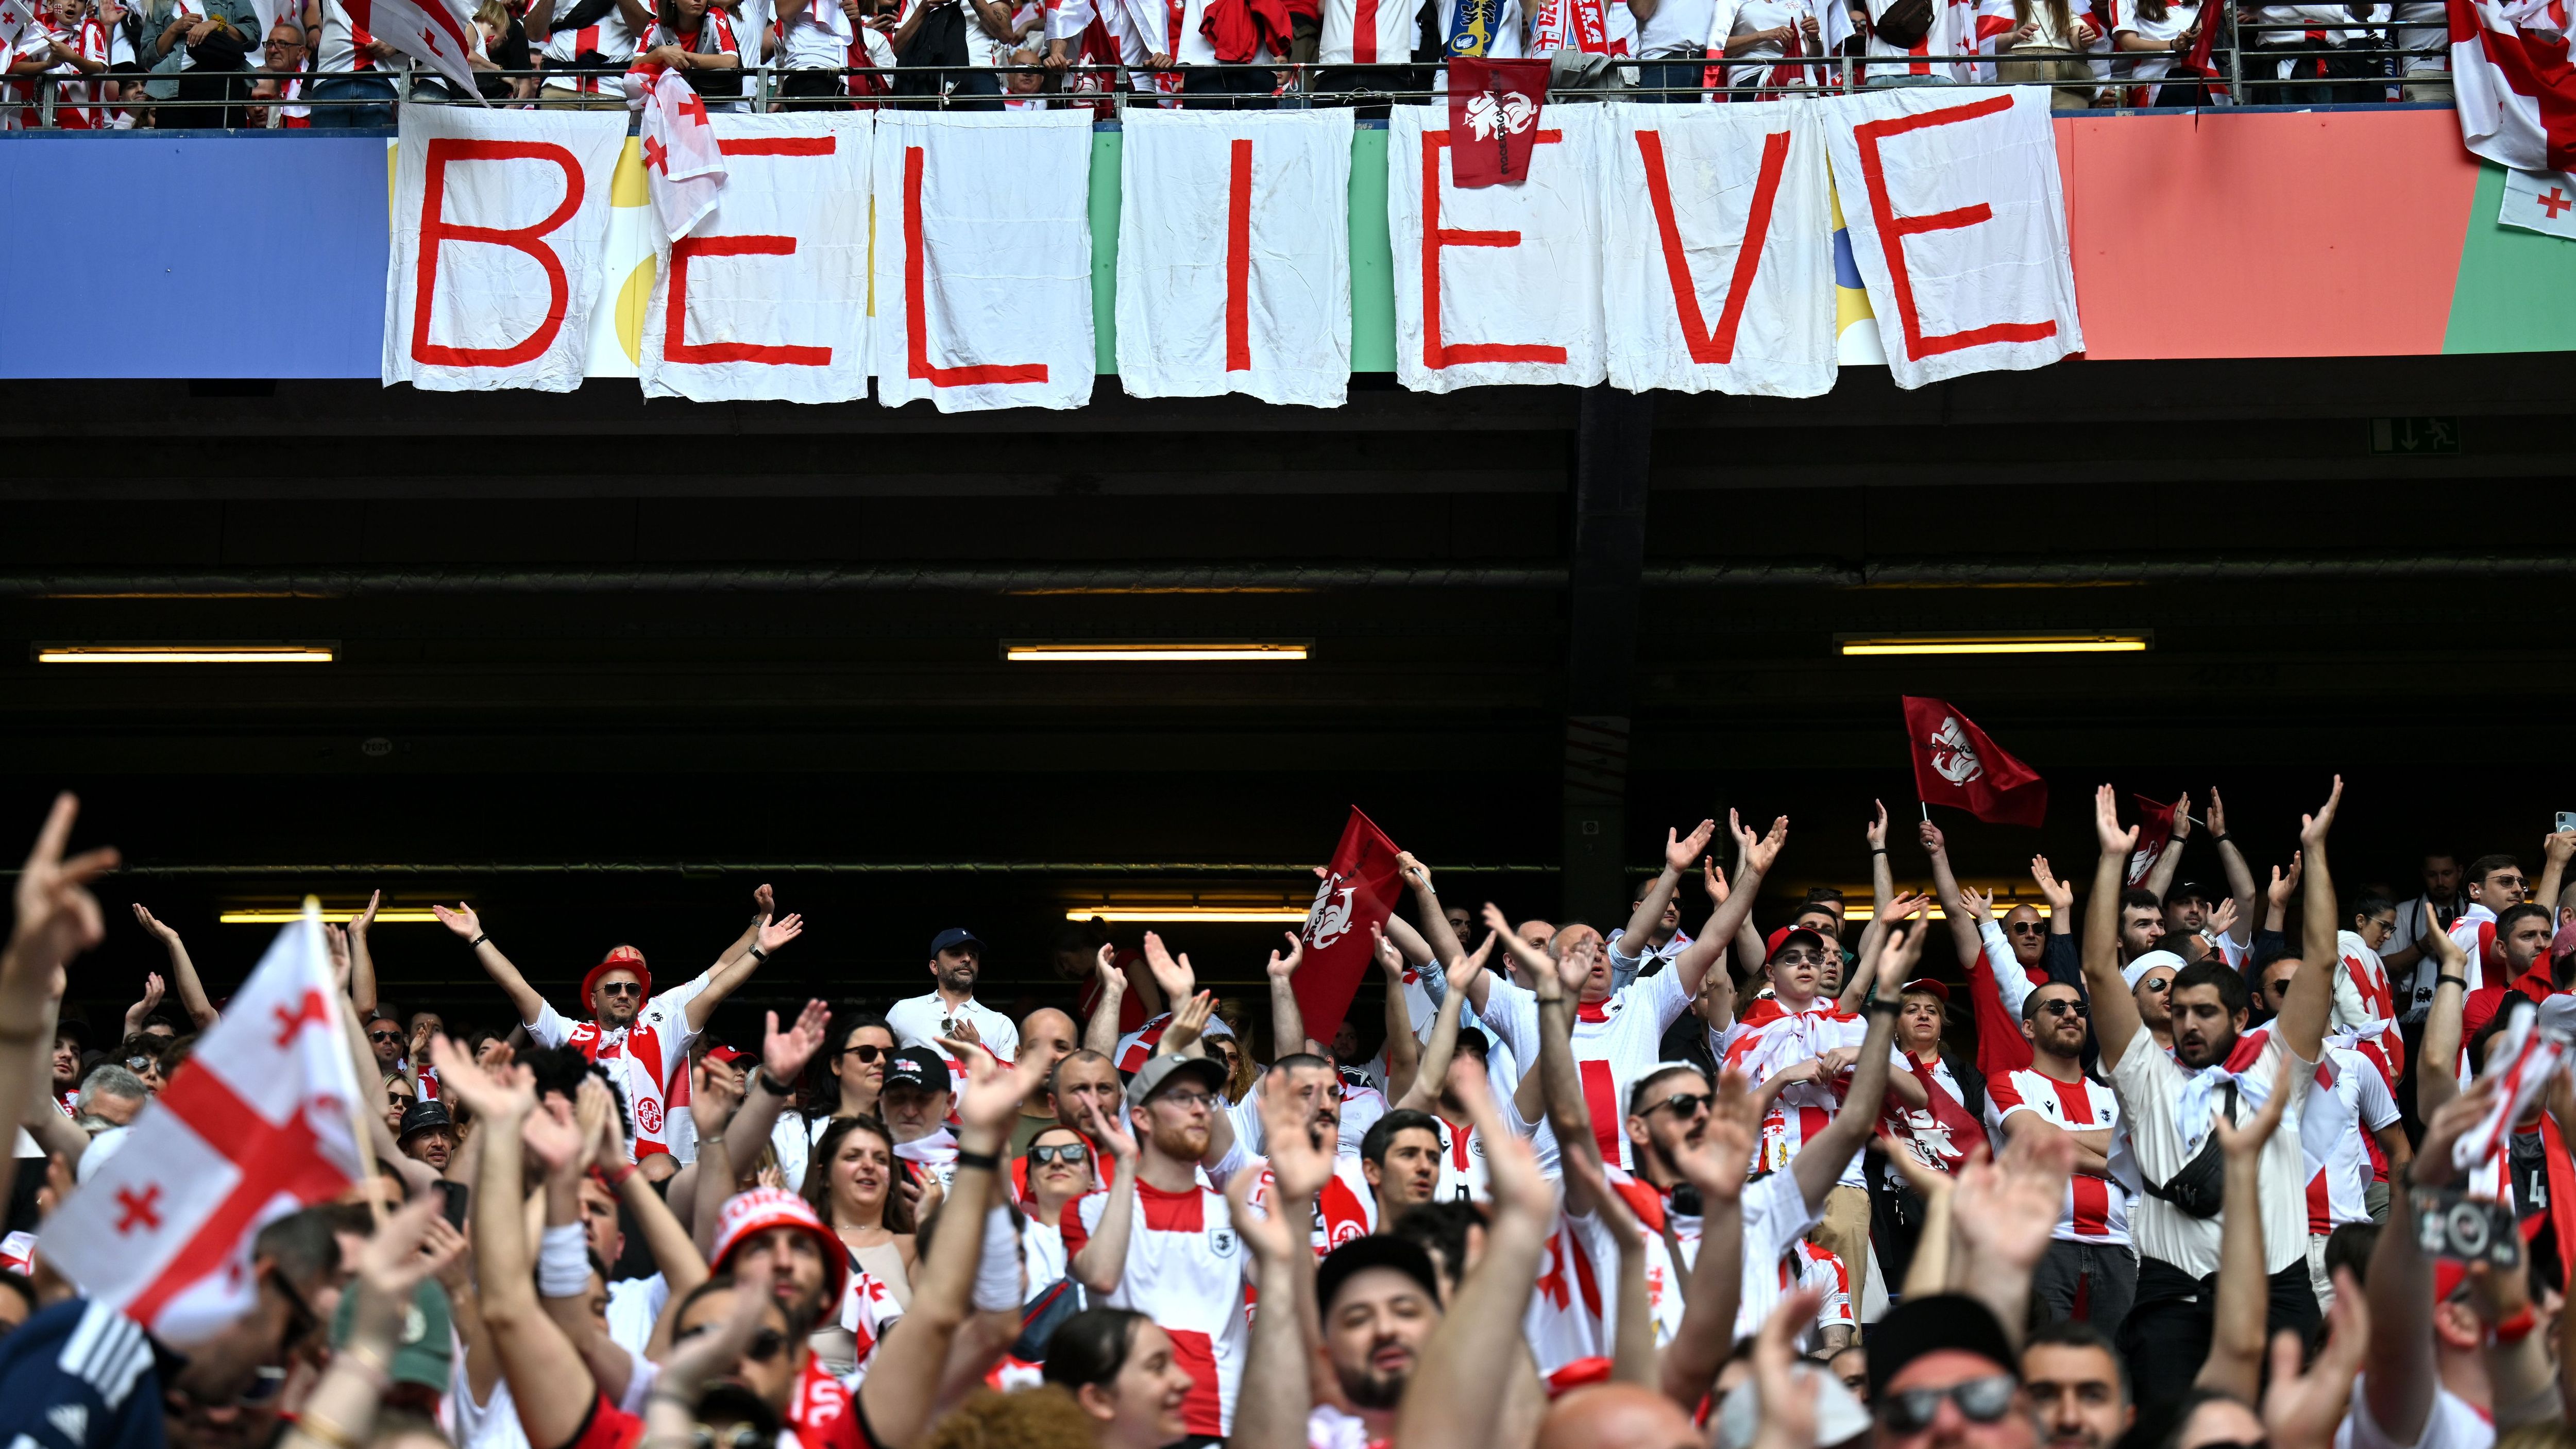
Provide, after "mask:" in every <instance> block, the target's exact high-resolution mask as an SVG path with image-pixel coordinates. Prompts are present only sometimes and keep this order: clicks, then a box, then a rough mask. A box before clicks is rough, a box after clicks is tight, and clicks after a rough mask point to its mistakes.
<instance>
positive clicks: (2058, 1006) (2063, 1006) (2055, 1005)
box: [2039, 996, 2093, 1021]
mask: <svg viewBox="0 0 2576 1449" xmlns="http://www.w3.org/2000/svg"><path fill="white" fill-rule="evenodd" d="M2039 1009H2040V1010H2042V1011H2045V1012H2047V1013H2048V1014H2049V1015H2051V1016H2071V1017H2074V1018H2075V1019H2076V1020H2078V1021H2081V1020H2083V1019H2084V1018H2085V1017H2088V1016H2091V1015H2092V1014H2093V1013H2092V1012H2091V1011H2090V1010H2088V1009H2087V1008H2086V1007H2085V1005H2084V1003H2083V1002H2080V1001H2077V1000H2076V999H2075V998H2073V997H2071V996H2061V997H2059V998H2057V999H2056V1000H2054V1001H2043V1002H2041V1003H2040V1004H2039Z"/></svg>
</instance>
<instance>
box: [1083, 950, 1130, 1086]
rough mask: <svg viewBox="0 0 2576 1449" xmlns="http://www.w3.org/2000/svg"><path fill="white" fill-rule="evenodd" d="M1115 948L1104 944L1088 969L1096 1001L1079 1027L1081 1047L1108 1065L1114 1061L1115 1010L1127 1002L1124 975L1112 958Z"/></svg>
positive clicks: (1116, 1024) (1115, 1042)
mask: <svg viewBox="0 0 2576 1449" xmlns="http://www.w3.org/2000/svg"><path fill="white" fill-rule="evenodd" d="M1117 950H1118V948H1117V947H1115V946H1112V945H1110V944H1108V943H1106V942H1103V943H1102V944H1101V947H1100V954H1099V956H1098V957H1096V958H1095V959H1094V960H1093V962H1092V966H1091V969H1092V971H1093V972H1094V973H1095V974H1096V975H1097V977H1098V979H1099V981H1100V1000H1099V1002H1098V1004H1096V1005H1094V1006H1093V1007H1092V1008H1091V1020H1089V1021H1088V1022H1085V1023H1083V1027H1082V1045H1083V1048H1084V1049H1085V1050H1087V1051H1095V1052H1098V1053H1100V1054H1101V1055H1102V1056H1104V1057H1107V1058H1109V1059H1110V1060H1111V1061H1116V1060H1117V1059H1118V1008H1119V1007H1120V1006H1121V1005H1123V1004H1124V1003H1125V1001H1126V998H1127V973H1126V972H1124V971H1121V970H1119V969H1118V967H1117V965H1116V963H1115V961H1114V960H1113V958H1114V956H1115V955H1116V953H1117Z"/></svg>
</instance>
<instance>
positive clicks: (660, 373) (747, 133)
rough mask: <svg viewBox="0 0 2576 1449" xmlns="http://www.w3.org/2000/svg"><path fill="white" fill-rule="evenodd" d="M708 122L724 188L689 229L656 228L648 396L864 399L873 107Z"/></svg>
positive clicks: (645, 379) (642, 372)
mask: <svg viewBox="0 0 2576 1449" xmlns="http://www.w3.org/2000/svg"><path fill="white" fill-rule="evenodd" d="M708 119H709V120H711V121H712V122H713V123H714V130H715V136H716V148H717V150H718V151H719V152H720V153H721V154H722V156H723V160H724V167H725V172H724V174H725V182H724V188H723V190H722V191H721V192H719V193H718V194H717V196H716V201H715V209H714V211H713V212H712V213H710V214H709V215H708V216H707V217H706V218H705V219H704V220H702V221H700V222H699V223H698V224H697V225H696V227H695V228H694V229H693V230H692V231H690V233H689V234H688V235H687V236H684V237H681V238H680V239H679V240H677V241H671V240H669V239H668V237H667V234H665V233H663V232H661V231H659V230H657V231H656V232H655V236H654V240H655V243H656V244H655V246H654V249H653V250H654V255H655V262H656V265H655V270H654V276H653V300H652V303H651V305H650V306H648V307H647V308H646V309H645V312H644V322H643V357H642V360H641V362H640V363H639V364H638V368H637V376H638V377H639V379H640V380H641V381H642V383H643V387H644V395H645V396H646V397H685V398H690V399H693V400H695V401H698V402H720V401H731V400H735V399H747V398H769V399H776V400H779V401H784V402H804V403H826V402H855V401H857V400H858V399H860V398H863V397H865V396H867V392H868V361H869V358H868V340H869V337H868V333H869V329H868V178H869V169H870V168H869V162H870V156H871V152H870V149H869V146H870V140H871V135H870V129H869V127H870V119H871V118H870V115H869V113H868V112H865V111H856V112H852V111H841V112H830V111H820V112H818V111H790V112H778V113H773V114H769V115H757V116H752V115H721V114H720V115H715V116H711V117H709V118H708ZM646 164H647V165H648V166H649V165H650V164H651V163H650V162H649V161H648V162H647V163H646Z"/></svg>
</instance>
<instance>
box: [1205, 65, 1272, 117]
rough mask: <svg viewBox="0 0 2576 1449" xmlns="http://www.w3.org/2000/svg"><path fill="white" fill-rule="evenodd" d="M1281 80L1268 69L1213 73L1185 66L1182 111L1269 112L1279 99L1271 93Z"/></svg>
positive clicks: (1213, 71) (1218, 71)
mask: <svg viewBox="0 0 2576 1449" xmlns="http://www.w3.org/2000/svg"><path fill="white" fill-rule="evenodd" d="M1278 87H1279V79H1278V77H1277V76H1276V75H1274V74H1273V73H1272V72H1271V71H1269V70H1268V69H1266V68H1265V69H1261V70H1211V69H1209V68H1208V67H1206V66H1201V65H1193V66H1184V67H1183V68H1182V70H1181V109H1183V110H1186V111H1267V110H1272V109H1275V108H1276V107H1277V106H1278V104H1279V102H1278V98H1277V97H1276V96H1274V95H1273V94H1271V93H1272V92H1273V91H1275V90H1277V89H1278Z"/></svg>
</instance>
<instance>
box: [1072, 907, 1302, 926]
mask: <svg viewBox="0 0 2576 1449" xmlns="http://www.w3.org/2000/svg"><path fill="white" fill-rule="evenodd" d="M1064 918H1065V919H1066V920H1068V921H1093V920H1098V921H1107V922H1109V923H1110V924H1111V925H1126V924H1144V925H1150V924H1152V923H1154V922H1156V921H1200V922H1205V923H1207V924H1209V925H1218V926H1229V925H1267V924H1275V923H1278V922H1282V921H1302V920H1304V919H1306V907H1304V906H1068V907H1066V908H1065V913H1064Z"/></svg>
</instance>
